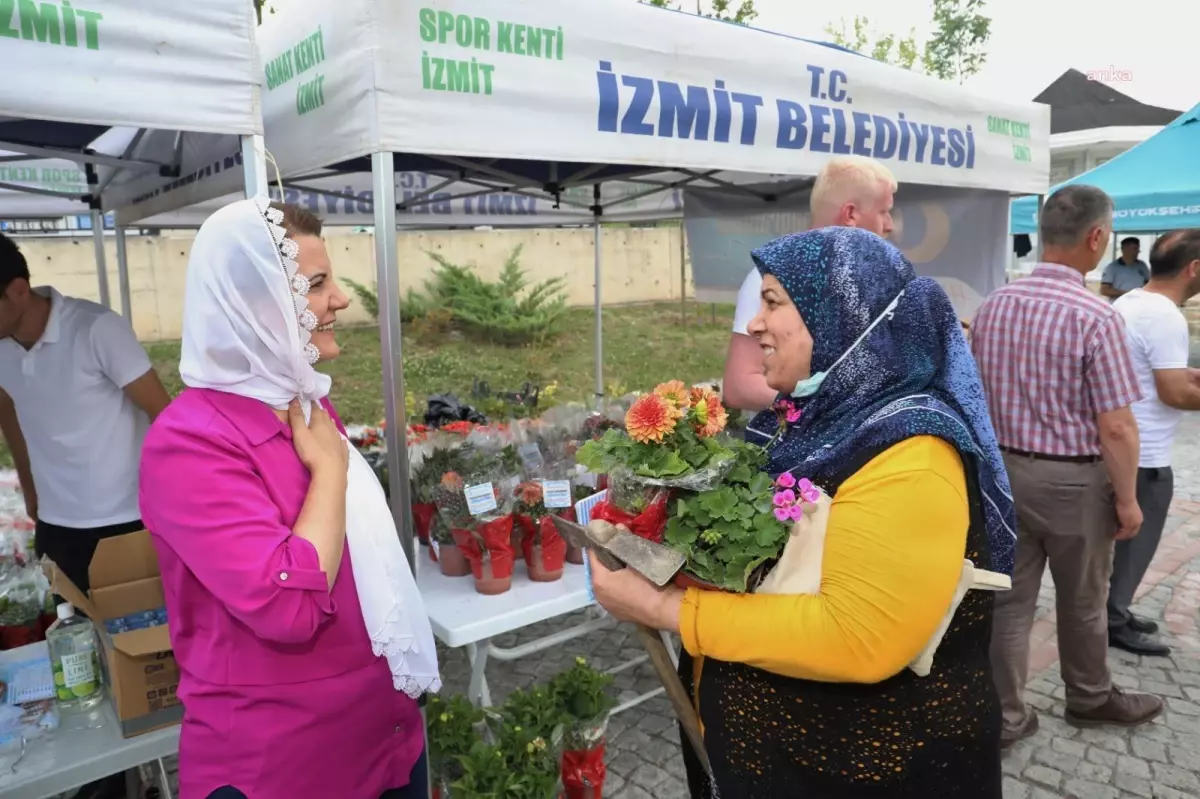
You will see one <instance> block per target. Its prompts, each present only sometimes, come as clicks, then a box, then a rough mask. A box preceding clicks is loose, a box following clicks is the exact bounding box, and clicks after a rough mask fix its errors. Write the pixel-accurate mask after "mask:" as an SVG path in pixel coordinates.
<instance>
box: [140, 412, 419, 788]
mask: <svg viewBox="0 0 1200 799" xmlns="http://www.w3.org/2000/svg"><path fill="white" fill-rule="evenodd" d="M322 404H323V405H324V407H325V408H326V409H327V410H328V411H329V412H330V414H331V415H333V417H334V419H335V421H337V424H338V427H339V428H341V427H342V424H341V420H340V419H338V418H337V415H336V412H335V411H334V409H333V407H332V405H330V404H329V402H328V401H327V400H323V401H322ZM308 483H309V475H308V471H307V470H306V469H305V468H304V466H303V465H302V464H301V463H300V460H299V458H298V457H297V456H296V452H295V449H294V448H293V447H292V433H291V428H290V427H289V426H288V425H286V424H285V423H284V422H282V421H280V420H279V418H278V417H277V416H276V415H275V414H274V412H273V411H272V410H271V409H270V408H268V407H267V406H266V405H264V404H262V403H261V402H258V401H256V400H252V399H247V398H245V397H240V396H237V395H234V394H226V393H223V392H218V391H210V390H206V389H188V390H186V391H184V392H183V394H181V395H180V396H179V397H178V398H177V399H176V400H175V401H174V402H172V403H171V405H170V406H169V407H168V408H167V409H166V411H164V412H163V413H162V414H161V415H160V416H159V417H158V419H157V420H155V422H154V424H153V425H152V426H151V428H150V432H149V434H148V435H147V436H146V443H145V447H144V449H143V452H142V461H141V475H140V490H139V493H140V503H141V512H142V520H143V521H144V522H145V524H146V527H147V529H148V530H149V531H150V532H151V534H152V537H153V540H154V544H155V546H156V548H157V550H158V557H159V565H160V569H161V571H162V579H163V590H164V592H165V594H166V601H167V614H168V618H169V620H170V626H171V643H172V645H173V647H174V649H175V657H176V659H177V660H178V662H179V666H180V669H181V672H182V677H181V681H180V686H179V697H180V700H181V701H182V703H183V705H184V721H183V728H182V733H181V741H180V768H179V771H180V773H179V777H180V797H181V799H203V798H204V797H207V796H208V794H209V793H211V792H212V791H214V790H216V789H217V788H220V787H222V786H225V785H232V786H233V787H235V788H238V789H239V790H241V791H242V792H243V793H245V794H246V795H247V796H250V797H252V799H297V797H304V796H313V797H317V796H321V797H333V796H337V797H339V798H340V799H358V798H359V797H361V799H376V797H378V796H379V795H380V794H381V793H383V792H384V791H386V790H388V789H391V788H400V787H403V786H405V785H407V784H408V777H409V773H410V772H411V771H412V767H413V765H414V763H415V762H416V761H417V759H418V757H419V756H420V754H421V751H422V747H423V745H424V736H423V730H422V727H421V715H420V711H419V709H418V708H417V705H416V703H415V702H413V701H412V700H411V699H409V698H408V697H406V696H405V695H404V694H402V693H399V692H397V691H395V690H394V689H393V688H392V680H391V673H390V672H389V670H388V666H387V662H386V661H385V660H384V659H382V658H379V657H376V656H375V655H374V654H373V653H372V652H371V644H370V640H369V639H368V637H367V633H366V629H365V626H364V623H363V617H362V612H361V610H360V608H359V602H358V595H357V593H356V592H355V587H354V575H353V563H352V561H351V553H350V551H349V548H347V549H346V551H345V554H344V555H343V558H342V563H341V566H340V568H339V570H338V574H337V579H336V580H335V582H334V584H333V589H332V590H330V589H329V588H328V580H327V578H326V575H325V573H324V572H323V571H322V570H321V566H320V563H319V562H318V559H317V553H316V550H315V549H314V548H313V546H312V545H311V544H309V543H308V542H307V541H305V540H304V539H301V538H298V537H296V536H295V535H293V534H292V530H291V526H292V525H293V524H294V523H295V521H296V517H297V516H298V515H299V513H300V509H301V507H302V505H303V503H304V498H305V495H306V493H307V491H308Z"/></svg>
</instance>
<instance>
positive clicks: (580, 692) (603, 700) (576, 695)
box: [549, 657, 617, 725]
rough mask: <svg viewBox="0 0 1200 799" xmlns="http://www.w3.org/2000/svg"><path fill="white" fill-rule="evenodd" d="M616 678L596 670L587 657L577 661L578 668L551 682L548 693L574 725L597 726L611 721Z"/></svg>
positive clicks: (557, 676)
mask: <svg viewBox="0 0 1200 799" xmlns="http://www.w3.org/2000/svg"><path fill="white" fill-rule="evenodd" d="M612 683H613V676H612V675H611V674H605V673H604V672H602V671H598V670H596V669H595V668H593V667H592V666H591V665H590V664H589V663H588V662H587V659H586V658H581V657H577V658H575V665H573V666H572V667H571V668H569V669H567V670H566V671H564V672H561V673H559V674H557V675H555V677H554V678H553V679H552V680H550V684H549V691H550V693H551V695H552V696H554V698H555V701H556V702H557V703H558V705H559V707H561V708H562V710H563V713H565V714H566V716H567V717H568V718H569V719H570V720H571V722H573V723H574V724H576V725H578V724H584V725H587V724H597V723H600V722H603V721H604V720H605V719H607V718H608V714H609V711H611V710H612V709H613V708H614V707H616V704H617V703H616V700H615V699H614V698H613V696H612V694H611V691H610V689H611V688H612Z"/></svg>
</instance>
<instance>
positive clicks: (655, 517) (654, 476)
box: [576, 380, 734, 542]
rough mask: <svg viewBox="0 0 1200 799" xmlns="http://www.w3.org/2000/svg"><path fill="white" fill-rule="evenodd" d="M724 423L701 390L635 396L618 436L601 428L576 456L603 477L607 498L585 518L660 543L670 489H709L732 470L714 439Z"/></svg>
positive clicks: (716, 400)
mask: <svg viewBox="0 0 1200 799" xmlns="http://www.w3.org/2000/svg"><path fill="white" fill-rule="evenodd" d="M727 422H728V414H727V412H726V410H725V408H724V406H723V405H722V404H721V398H720V397H719V396H718V395H717V394H716V392H714V391H713V390H712V389H709V388H690V389H689V388H688V387H687V386H685V385H684V384H683V382H681V381H679V380H672V381H670V382H667V383H662V384H661V385H659V386H658V387H656V388H655V389H654V391H652V392H651V393H649V394H643V395H641V396H639V397H638V398H637V399H636V400H634V402H633V404H632V405H631V406H630V408H629V411H628V412H627V413H626V414H625V430H624V431H620V430H608V431H606V432H605V433H604V435H603V436H601V437H600V438H599V439H596V440H593V441H589V442H587V443H586V444H584V445H583V446H582V447H580V448H579V452H578V453H577V456H576V457H577V459H578V461H579V463H580V464H582V465H583V466H584V467H586V468H587V469H588V471H590V472H594V473H596V474H604V475H607V476H608V495H607V497H606V498H605V501H604V502H601V503H599V504H598V505H597V506H596V507H595V509H593V511H592V518H593V519H602V520H604V521H607V522H610V523H612V524H617V525H622V526H624V527H626V528H628V529H629V530H630V531H631V532H633V533H635V534H637V535H639V536H642V537H643V538H646V539H648V540H651V541H655V542H661V541H662V538H663V531H664V529H665V528H666V524H667V503H668V502H669V500H670V497H671V492H672V490H673V489H690V490H694V491H700V490H704V489H706V488H710V487H712V486H715V485H717V484H719V483H720V482H721V480H722V479H723V478H724V476H725V474H726V472H727V471H728V469H729V468H731V467H732V464H733V460H734V451H733V449H732V448H731V447H730V446H729V442H728V441H725V440H722V437H721V433H722V432H723V431H724V429H725V425H726V423H727Z"/></svg>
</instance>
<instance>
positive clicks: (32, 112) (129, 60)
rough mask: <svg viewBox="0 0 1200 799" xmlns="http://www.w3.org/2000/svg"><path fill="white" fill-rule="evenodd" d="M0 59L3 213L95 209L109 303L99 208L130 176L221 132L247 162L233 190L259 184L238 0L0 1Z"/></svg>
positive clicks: (167, 168) (115, 203)
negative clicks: (169, 2)
mask: <svg viewBox="0 0 1200 799" xmlns="http://www.w3.org/2000/svg"><path fill="white" fill-rule="evenodd" d="M0 64H4V66H5V74H4V80H3V81H0V216H4V217H23V216H24V217H27V216H45V215H51V214H53V215H68V214H77V213H90V214H91V215H92V230H93V235H94V237H95V241H96V261H97V270H98V275H99V278H100V299H101V302H103V303H104V304H105V305H109V304H110V300H109V296H108V281H107V277H106V270H105V265H104V246H103V229H104V228H103V223H102V214H103V213H104V212H105V211H110V210H114V209H118V208H120V207H121V206H122V204H123V203H124V202H125V201H126V199H127V198H128V197H129V187H130V186H131V185H137V184H138V183H139V181H140V180H142V179H149V180H152V181H154V182H162V181H167V180H174V179H176V178H177V177H178V176H179V175H180V174H182V167H183V164H184V163H185V161H186V160H187V158H188V155H189V153H191V152H195V151H200V150H204V149H205V148H206V145H205V140H206V139H207V138H208V137H209V136H211V135H213V134H224V135H228V136H231V137H232V141H233V142H234V144H235V148H236V151H235V153H234V162H235V163H236V164H237V165H238V166H240V165H241V163H242V161H243V154H244V158H245V160H248V161H250V162H251V164H252V167H251V168H250V169H246V170H245V171H244V175H243V170H242V169H236V170H234V174H235V175H236V183H234V184H232V185H231V188H230V189H229V190H230V191H234V190H238V189H240V188H242V187H243V186H244V187H245V191H247V192H249V193H255V192H257V191H259V190H262V189H263V188H265V184H266V165H265V161H264V159H263V156H262V149H263V145H262V132H263V128H262V109H261V103H260V92H261V89H260V85H259V84H260V82H261V78H260V74H261V73H260V65H259V59H258V49H257V47H256V43H255V18H254V12H253V7H252V5H251V4H250V3H249V2H247V0H206V1H205V2H203V3H193V4H191V5H173V6H171V7H170V8H169V10H167V11H164V7H163V5H162V3H160V2H158V1H157V0H92V2H90V3H88V6H87V8H86V9H85V8H82V7H80V6H73V5H71V4H68V3H63V4H61V5H59V4H55V3H41V2H38V3H26V2H21V3H12V2H9V3H0ZM31 196H32V198H33V199H32V200H31ZM213 196H217V195H213ZM123 245H124V240H123V238H122V237H121V236H120V235H119V234H118V238H117V248H118V253H120V252H121V251H122V250H123V249H124V248H123Z"/></svg>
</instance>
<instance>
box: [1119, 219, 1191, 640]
mask: <svg viewBox="0 0 1200 799" xmlns="http://www.w3.org/2000/svg"><path fill="white" fill-rule="evenodd" d="M1197 294H1200V230H1181V231H1176V232H1175V233H1168V234H1167V235H1165V236H1163V237H1162V238H1160V239H1159V240H1158V241H1157V242H1155V244H1154V248H1153V249H1152V250H1151V252H1150V282H1149V283H1147V284H1146V287H1145V288H1139V289H1133V290H1132V291H1130V292H1128V293H1127V294H1124V295H1123V296H1121V297H1120V298H1119V299H1118V300H1117V301H1116V302H1115V303H1113V308H1115V309H1116V311H1117V312H1118V313H1119V314H1121V316H1122V318H1123V319H1124V320H1125V331H1126V335H1127V337H1128V339H1129V354H1130V356H1131V357H1132V358H1133V369H1134V372H1135V374H1136V375H1137V380H1138V384H1139V385H1140V387H1141V390H1142V397H1143V398H1142V400H1141V401H1140V402H1135V403H1134V405H1133V415H1134V418H1136V419H1137V426H1138V436H1139V438H1140V439H1141V442H1142V447H1141V454H1140V455H1139V457H1138V470H1137V500H1138V505H1139V506H1140V507H1141V509H1142V514H1143V516H1144V517H1145V520H1144V521H1143V522H1142V530H1141V532H1139V533H1138V534H1137V537H1136V538H1131V539H1129V540H1128V541H1118V542H1117V547H1116V551H1115V553H1114V555H1113V573H1112V580H1111V582H1110V583H1109V592H1108V643H1109V646H1114V647H1116V648H1118V649H1123V650H1125V651H1126V652H1132V653H1133V654H1135V655H1150V656H1160V657H1165V656H1167V655H1169V654H1171V648H1170V647H1169V646H1167V645H1166V644H1164V643H1162V642H1161V641H1158V640H1156V639H1155V638H1153V637H1152V636H1153V635H1154V633H1156V632H1158V625H1157V624H1155V623H1154V622H1152V621H1150V620H1148V619H1143V618H1141V617H1140V616H1137V615H1135V614H1133V613H1132V612H1130V609H1129V606H1130V605H1131V604H1132V603H1133V597H1134V594H1135V593H1136V591H1137V587H1138V585H1139V584H1140V583H1141V582H1142V578H1143V577H1145V576H1146V570H1147V569H1148V568H1150V563H1151V562H1152V561H1153V560H1154V554H1155V552H1157V551H1158V543H1159V540H1160V539H1161V538H1162V532H1163V527H1164V526H1165V525H1166V523H1167V512H1168V511H1169V509H1170V507H1171V498H1172V496H1173V494H1174V486H1175V475H1174V473H1173V472H1172V471H1171V450H1172V449H1173V448H1174V445H1175V434H1176V432H1177V431H1178V429H1179V423H1180V422H1181V421H1183V416H1184V413H1186V412H1187V411H1200V381H1198V380H1197V375H1198V374H1200V371H1198V370H1196V369H1189V368H1188V350H1189V344H1190V341H1189V335H1188V323H1187V318H1186V317H1184V315H1183V311H1181V310H1180V306H1181V305H1183V304H1184V303H1185V302H1187V301H1188V300H1189V299H1191V298H1192V297H1194V296H1196V295H1197Z"/></svg>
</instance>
